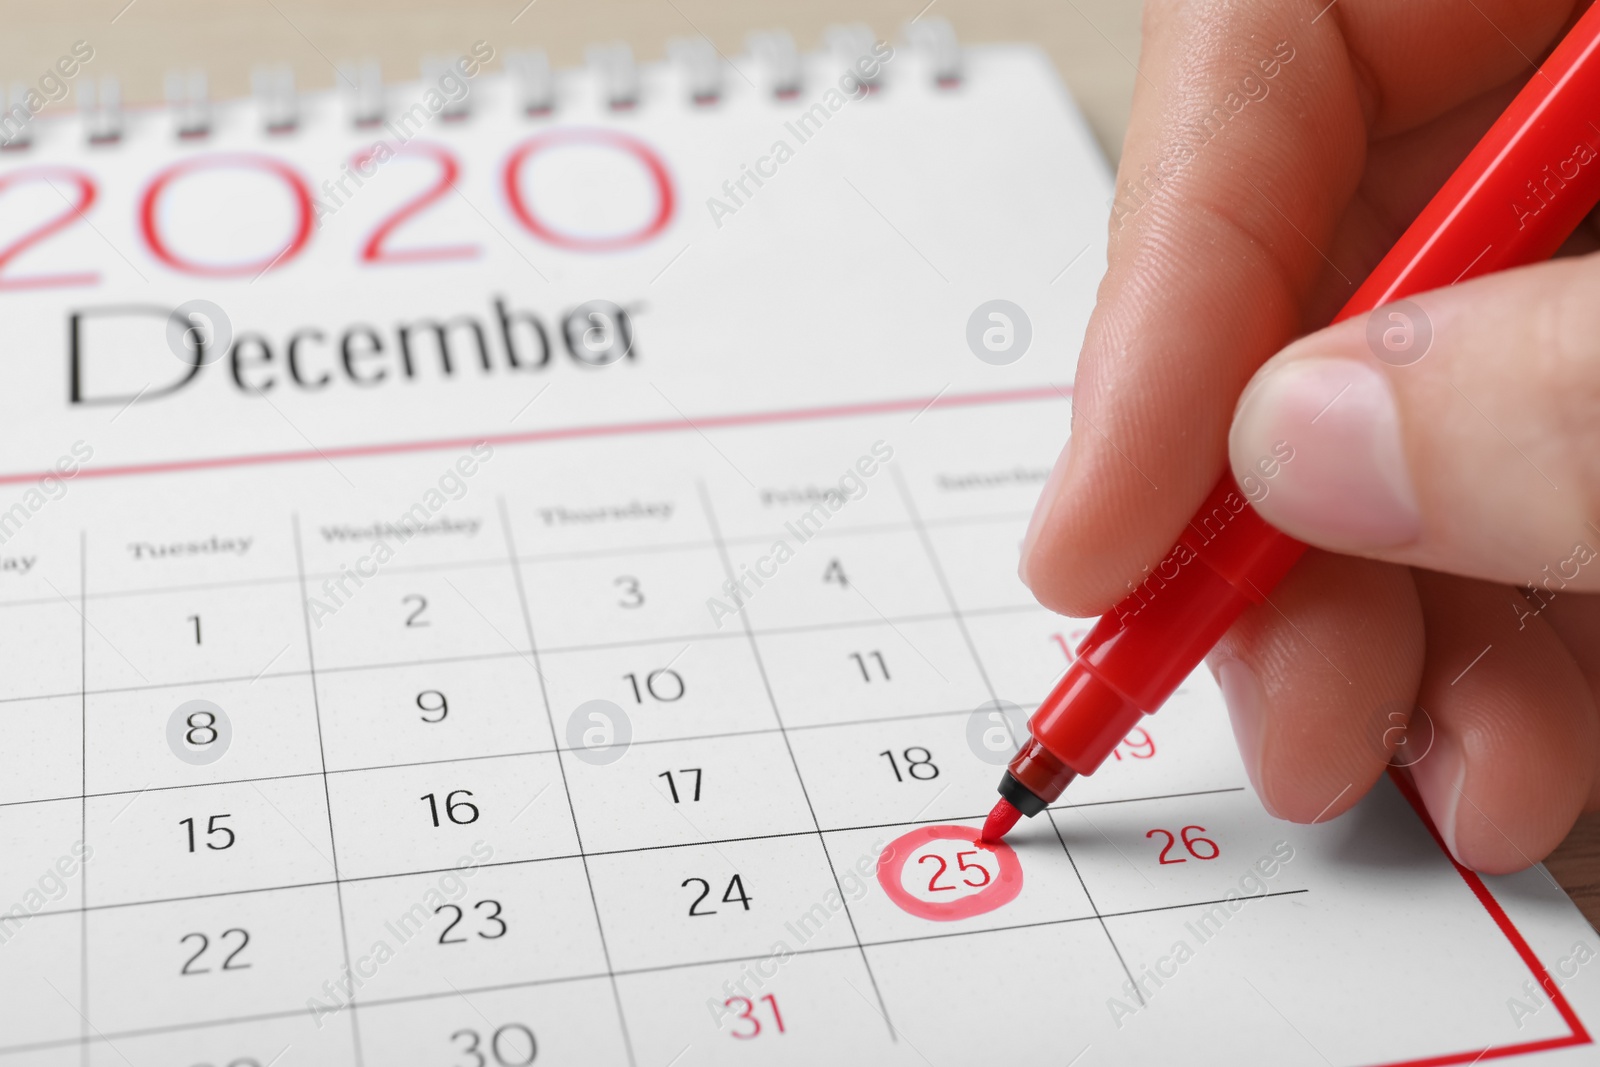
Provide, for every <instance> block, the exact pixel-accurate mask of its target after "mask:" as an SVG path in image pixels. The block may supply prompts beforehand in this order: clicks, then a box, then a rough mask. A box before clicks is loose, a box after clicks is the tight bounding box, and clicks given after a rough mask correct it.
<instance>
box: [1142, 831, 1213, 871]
mask: <svg viewBox="0 0 1600 1067" xmlns="http://www.w3.org/2000/svg"><path fill="white" fill-rule="evenodd" d="M1191 830H1194V831H1197V833H1196V834H1195V836H1194V837H1190V836H1189V831H1191ZM1205 832H1206V828H1205V827H1204V826H1185V827H1184V828H1183V829H1182V830H1179V831H1178V835H1177V836H1176V837H1174V836H1173V834H1172V831H1171V830H1162V829H1155V830H1151V831H1149V832H1148V833H1146V834H1145V835H1144V836H1145V837H1146V838H1151V837H1154V836H1156V835H1157V834H1161V835H1162V836H1163V837H1165V838H1166V839H1167V843H1166V844H1165V845H1163V846H1162V847H1161V855H1160V857H1159V859H1160V861H1161V862H1162V863H1187V862H1189V856H1193V857H1194V858H1195V859H1197V860H1214V859H1216V858H1217V857H1218V856H1219V855H1221V854H1222V850H1221V849H1219V848H1218V847H1217V843H1216V842H1215V841H1213V840H1211V838H1209V837H1201V836H1200V834H1203V833H1205ZM1179 841H1182V842H1183V847H1184V850H1185V851H1186V852H1188V853H1189V856H1178V857H1177V858H1176V859H1168V858H1167V853H1169V852H1171V851H1172V846H1173V845H1175V844H1177V843H1178V842H1179Z"/></svg>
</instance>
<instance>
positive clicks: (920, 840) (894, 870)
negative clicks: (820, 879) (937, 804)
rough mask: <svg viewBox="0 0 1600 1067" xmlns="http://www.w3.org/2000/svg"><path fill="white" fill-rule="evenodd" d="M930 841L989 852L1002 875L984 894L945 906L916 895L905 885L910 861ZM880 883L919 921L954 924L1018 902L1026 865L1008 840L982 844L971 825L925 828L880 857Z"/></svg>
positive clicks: (888, 847) (886, 849)
mask: <svg viewBox="0 0 1600 1067" xmlns="http://www.w3.org/2000/svg"><path fill="white" fill-rule="evenodd" d="M930 841H960V842H961V843H962V844H968V845H971V846H973V847H974V848H978V849H982V850H983V851H985V852H987V853H989V854H990V855H991V856H993V857H994V858H995V859H996V860H998V861H999V863H1000V874H999V876H998V877H996V878H995V879H994V880H993V881H992V882H990V883H989V885H988V886H986V887H985V888H984V889H983V890H982V891H981V892H977V893H969V894H967V895H966V896H964V897H958V898H957V899H955V900H952V901H950V902H949V903H945V902H944V901H932V900H923V899H922V898H921V897H915V896H912V895H911V893H909V892H908V891H907V890H906V887H905V885H904V884H903V883H902V882H901V872H902V871H903V870H904V868H905V865H906V861H907V860H909V859H910V858H911V856H912V854H913V853H914V852H916V850H917V849H919V848H921V847H922V846H923V845H926V844H927V843H928V842H930ZM878 884H879V885H881V886H882V887H883V891H884V892H885V893H887V894H889V899H890V900H892V901H894V902H895V904H896V905H897V906H898V907H899V908H900V910H901V911H903V912H906V913H907V914H910V915H915V916H916V917H917V918H919V919H932V920H933V921H934V922H950V921H952V920H955V919H970V918H971V917H972V916H974V915H982V914H983V913H984V912H986V911H993V910H994V909H996V908H998V907H1001V906H1002V905H1005V904H1009V903H1011V901H1013V900H1015V899H1016V897H1017V894H1018V893H1020V892H1022V864H1021V863H1020V862H1019V861H1018V860H1017V854H1016V852H1015V851H1013V850H1012V848H1011V846H1010V845H1008V844H1006V843H1005V842H1004V841H995V842H992V843H991V842H987V841H979V840H978V831H977V830H974V829H973V828H972V827H970V826H924V827H921V828H920V829H916V830H913V831H911V832H910V833H909V834H903V835H901V836H900V837H897V838H895V839H894V840H893V841H891V842H889V844H888V845H886V846H884V849H883V851H882V852H881V853H879V854H878Z"/></svg>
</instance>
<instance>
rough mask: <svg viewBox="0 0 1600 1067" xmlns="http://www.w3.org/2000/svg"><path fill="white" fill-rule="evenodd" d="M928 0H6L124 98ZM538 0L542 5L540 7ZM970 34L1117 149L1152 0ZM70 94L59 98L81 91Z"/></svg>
mask: <svg viewBox="0 0 1600 1067" xmlns="http://www.w3.org/2000/svg"><path fill="white" fill-rule="evenodd" d="M922 3H923V0H903V2H902V0H848V2H846V0H749V2H742V3H739V2H733V0H721V2H717V0H532V2H531V3H528V0H470V2H454V3H444V2H425V0H330V2H322V3H317V2H311V0H237V2H234V0H230V2H216V0H213V2H206V0H132V2H131V3H129V2H128V0H51V2H49V3H38V2H33V3H20V2H17V0H7V2H4V3H3V4H0V11H3V12H4V20H3V22H0V25H3V26H4V27H5V32H4V33H3V34H0V80H3V83H4V84H6V85H10V84H12V83H14V82H19V81H20V82H35V81H37V79H38V77H39V75H40V74H42V73H43V72H44V71H45V70H46V69H47V67H48V66H49V65H50V64H51V63H53V62H54V61H55V59H56V57H57V56H60V55H62V54H64V53H66V52H67V51H68V50H69V49H70V48H71V46H72V44H73V42H74V41H78V40H86V41H88V42H89V43H90V44H91V45H93V47H94V49H95V58H94V60H93V63H92V64H91V66H90V68H89V69H88V72H89V73H94V74H98V73H100V72H106V73H115V74H117V75H118V77H119V78H120V79H121V80H122V85H123V95H124V99H125V100H126V101H128V102H141V101H143V102H149V101H155V100H158V99H160V97H161V95H162V88H161V86H162V75H163V73H164V72H165V70H166V69H167V68H169V67H175V66H184V67H202V68H204V69H205V70H206V72H207V74H208V76H209V78H210V81H211V87H212V94H213V95H214V96H218V97H221V96H234V95H242V94H243V93H245V92H246V91H247V90H248V84H249V72H250V68H251V67H252V65H254V64H257V63H265V62H286V63H291V64H292V65H293V66H294V69H295V77H296V80H297V81H298V82H299V84H301V85H303V86H307V87H325V86H328V85H331V84H332V83H333V81H334V77H335V75H334V72H333V64H334V63H335V62H344V61H346V60H348V59H359V58H366V57H375V58H377V59H378V60H379V61H380V62H381V63H382V64H383V66H384V69H385V72H386V74H387V76H388V77H389V78H392V79H394V80H402V79H410V78H413V77H415V76H416V74H417V71H418V66H417V64H418V62H419V59H420V57H421V56H422V55H423V54H424V53H426V52H443V53H459V52H460V51H462V50H464V49H465V48H466V47H468V46H469V45H470V44H471V43H472V42H473V41H476V40H480V39H481V40H485V41H488V42H489V43H490V44H492V45H493V46H494V48H495V50H496V52H497V53H500V54H504V52H505V51H506V50H507V49H510V48H517V47H541V48H544V49H545V50H546V51H547V52H548V53H549V54H550V58H551V60H552V62H554V63H556V64H557V65H575V64H577V63H578V62H579V61H580V60H581V58H582V55H583V49H584V46H585V45H587V44H590V43H592V42H595V41H604V40H614V39H619V38H620V39H622V40H625V41H627V42H628V43H629V44H630V45H632V46H633V49H634V52H635V54H636V55H637V56H639V57H640V58H641V59H651V58H656V57H659V56H661V55H662V54H663V52H664V50H665V45H666V42H667V41H668V40H669V39H671V38H673V37H680V36H690V35H694V34H696V33H702V34H704V35H706V36H707V37H709V38H711V40H712V41H713V42H714V43H715V44H716V45H717V47H718V48H719V49H721V50H722V51H723V52H724V53H727V54H730V55H731V54H737V53H738V52H740V51H742V50H743V48H742V42H743V41H744V37H745V34H746V33H748V32H750V31H751V30H758V29H766V28H772V27H780V26H781V27H784V28H787V29H788V30H789V31H790V32H791V33H793V34H794V36H795V38H796V40H797V41H798V42H799V43H800V45H801V46H802V47H810V46H814V45H815V44H816V43H817V42H818V41H819V40H820V38H821V36H822V32H823V28H824V27H825V26H827V25H829V24H832V23H837V22H864V23H866V24H868V25H869V26H871V27H872V29H873V30H875V31H876V32H877V34H878V35H879V36H881V37H888V36H890V35H892V34H894V33H896V32H897V31H898V29H899V27H900V26H901V25H902V24H904V23H905V22H906V21H907V20H908V19H910V18H911V17H913V16H915V15H917V14H918V13H919V11H922V10H924V9H923V7H922ZM525 4H526V6H524V5H525ZM926 10H928V13H929V14H933V15H940V16H943V17H944V18H946V19H948V20H949V21H950V23H951V24H952V25H953V26H954V27H955V29H956V32H957V34H958V35H959V36H960V37H961V38H962V39H963V40H967V41H1016V40H1022V41H1031V42H1033V43H1036V44H1038V45H1040V46H1041V47H1043V48H1044V49H1045V51H1046V52H1048V53H1049V55H1050V57H1051V59H1052V60H1054V62H1055V65H1056V69H1057V70H1058V71H1059V72H1060V73H1061V76H1062V78H1063V79H1064V80H1065V81H1066V83H1067V85H1068V87H1070V88H1071V90H1072V92H1073V94H1074V95H1075V96H1076V97H1077V99H1078V102H1079V105H1080V106H1081V107H1082V108H1083V110H1084V112H1085V113H1086V114H1087V115H1088V117H1089V121H1090V124H1091V125H1092V126H1093V128H1094V131H1095V134H1096V136H1097V137H1098V138H1099V140H1100V143H1101V146H1102V147H1103V148H1104V149H1105V150H1106V154H1107V156H1108V157H1109V158H1110V159H1112V160H1113V161H1114V160H1115V159H1116V158H1117V157H1118V155H1119V152H1118V146H1119V145H1120V143H1121V140H1122V132H1123V130H1124V128H1125V127H1126V125H1127V121H1128V111H1129V102H1130V99H1131V97H1132V94H1133V85H1134V80H1135V78H1136V76H1137V74H1136V70H1135V64H1136V63H1137V61H1138V55H1139V11H1140V5H1139V2H1138V0H933V2H932V3H931V4H929V5H928V8H927V9H926ZM69 104H70V101H69V102H68V104H63V105H57V106H68V105H69ZM1549 867H1550V870H1551V871H1552V873H1553V874H1554V875H1555V877H1556V879H1557V880H1558V881H1559V882H1561V884H1562V885H1563V886H1565V887H1566V889H1567V891H1568V892H1570V893H1571V894H1572V895H1573V896H1574V898H1575V899H1576V900H1577V901H1578V903H1579V906H1580V907H1582V908H1583V910H1584V913H1585V914H1586V915H1587V916H1588V917H1589V921H1590V922H1591V923H1596V922H1597V920H1600V817H1597V818H1587V819H1585V820H1584V821H1583V822H1580V823H1579V826H1578V828H1577V829H1576V830H1575V831H1574V832H1573V834H1572V836H1571V837H1569V838H1568V840H1567V841H1566V843H1565V844H1564V845H1562V847H1561V848H1560V849H1559V850H1558V851H1557V853H1556V854H1555V855H1554V856H1552V857H1551V858H1550V860H1549Z"/></svg>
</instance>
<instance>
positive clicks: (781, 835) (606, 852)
mask: <svg viewBox="0 0 1600 1067" xmlns="http://www.w3.org/2000/svg"><path fill="white" fill-rule="evenodd" d="M564 751H565V750H564ZM300 777H313V775H302V776H300ZM229 784H231V783H229ZM1242 792H1244V787H1243V786H1229V787H1227V788H1224V789H1197V790H1192V791H1190V792H1186V793H1163V794H1160V795H1157V796H1148V797H1126V798H1122V799H1118V800H1095V801H1090V802H1088V803H1083V804H1060V805H1053V806H1052V807H1051V808H1050V809H1049V810H1051V811H1070V810H1072V809H1074V808H1089V807H1103V806H1106V805H1110V804H1139V803H1144V802H1147V801H1155V800H1177V799H1182V798H1185V797H1198V796H1216V795H1218V794H1222V793H1242ZM983 817H984V813H982V812H979V813H976V814H971V815H954V816H951V815H945V816H941V817H939V818H936V819H902V820H900V821H899V822H884V823H863V824H860V825H854V826H833V827H824V828H823V829H822V831H821V832H822V833H823V834H849V833H857V832H860V831H862V830H888V829H894V828H896V827H901V826H933V825H936V824H940V823H947V822H950V821H951V820H952V819H953V820H954V821H956V822H977V821H979V820H981V819H982V818H983ZM817 832H818V831H816V830H782V831H777V832H774V833H770V834H745V835H743V836H740V837H719V838H712V839H702V840H699V841H673V842H668V843H666V844H660V845H634V846H632V847H629V848H610V849H597V850H593V851H587V852H561V853H556V854H554V855H550V856H529V857H526V858H524V859H516V860H491V861H488V862H485V863H479V864H476V865H475V866H476V867H477V868H478V869H483V870H489V869H494V868H498V867H522V866H527V865H530V864H534V863H558V862H561V861H564V860H577V859H583V858H585V857H587V858H589V859H598V858H601V857H606V856H631V855H637V854H640V853H646V852H667V851H671V850H672V849H679V848H703V847H707V846H713V845H737V844H742V843H745V842H749V841H777V840H783V839H785V838H793V837H813V836H815V835H816V834H817ZM454 870H459V868H457V867H422V868H416V869H410V870H404V871H386V872H384V873H382V874H358V875H348V874H346V875H342V876H341V877H340V879H339V882H340V884H342V885H357V884H360V883H362V882H383V881H389V880H392V879H399V878H415V877H420V876H422V875H428V874H446V873H449V872H450V871H454ZM333 884H334V880H333V879H331V878H319V879H314V880H312V881H308V882H288V883H284V884H281V885H268V886H250V887H248V888H245V889H224V890H219V891H217V892H212V893H187V894H183V895H180V896H172V897H149V898H145V899H140V900H119V901H113V902H109V903H105V904H92V905H88V906H84V907H75V908H44V909H41V910H39V911H36V912H34V913H32V914H31V915H29V916H28V918H30V919H41V918H45V917H48V916H61V915H74V914H77V913H78V912H84V911H88V912H98V911H114V910H117V909H120V908H138V907H145V906H150V905H157V904H179V903H183V902H185V901H190V900H213V899H216V898H219V897H240V896H249V895H251V894H254V893H274V892H279V891H282V890H291V889H315V888H318V887H322V886H331V885H333ZM1107 914H1120V913H1107ZM617 973H618V974H623V973H626V972H623V971H618V972H617Z"/></svg>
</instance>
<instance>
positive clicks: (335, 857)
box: [289, 513, 366, 1067]
mask: <svg viewBox="0 0 1600 1067" xmlns="http://www.w3.org/2000/svg"><path fill="white" fill-rule="evenodd" d="M289 522H290V526H291V528H292V530H293V532H294V558H295V566H296V568H297V569H298V570H299V572H300V587H299V593H300V619H301V622H302V623H304V625H305V636H306V663H307V666H308V668H309V670H308V672H307V673H308V674H309V676H310V678H311V705H312V710H313V711H314V712H315V713H316V723H317V755H318V757H319V758H320V759H321V761H322V802H323V804H324V805H325V806H326V809H327V816H328V848H329V850H330V851H331V852H332V857H331V860H330V861H331V863H332V865H333V893H334V901H335V904H336V906H337V907H338V909H339V942H340V948H341V950H342V951H343V953H344V969H345V973H346V974H349V973H351V971H350V931H349V927H348V924H347V923H346V921H345V914H344V887H343V886H342V884H341V883H340V880H339V842H338V838H337V836H336V835H335V833H334V829H333V795H332V792H331V790H330V789H329V786H328V751H327V747H326V745H325V744H324V742H323V737H322V697H321V695H320V694H319V693H318V691H317V650H316V645H315V642H314V641H313V640H312V637H311V611H310V605H309V602H308V600H307V594H306V583H305V556H304V554H303V549H302V547H301V544H300V515H299V513H294V514H292V515H291V516H290V519H289ZM348 1005H349V1008H350V1039H351V1042H352V1045H353V1047H354V1049H355V1055H356V1067H362V1065H363V1064H364V1063H365V1062H366V1058H365V1055H364V1053H363V1051H362V1047H361V1022H360V1019H359V1018H358V1014H357V1008H356V1002H355V994H354V990H352V991H351V996H350V999H349V1001H348Z"/></svg>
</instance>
